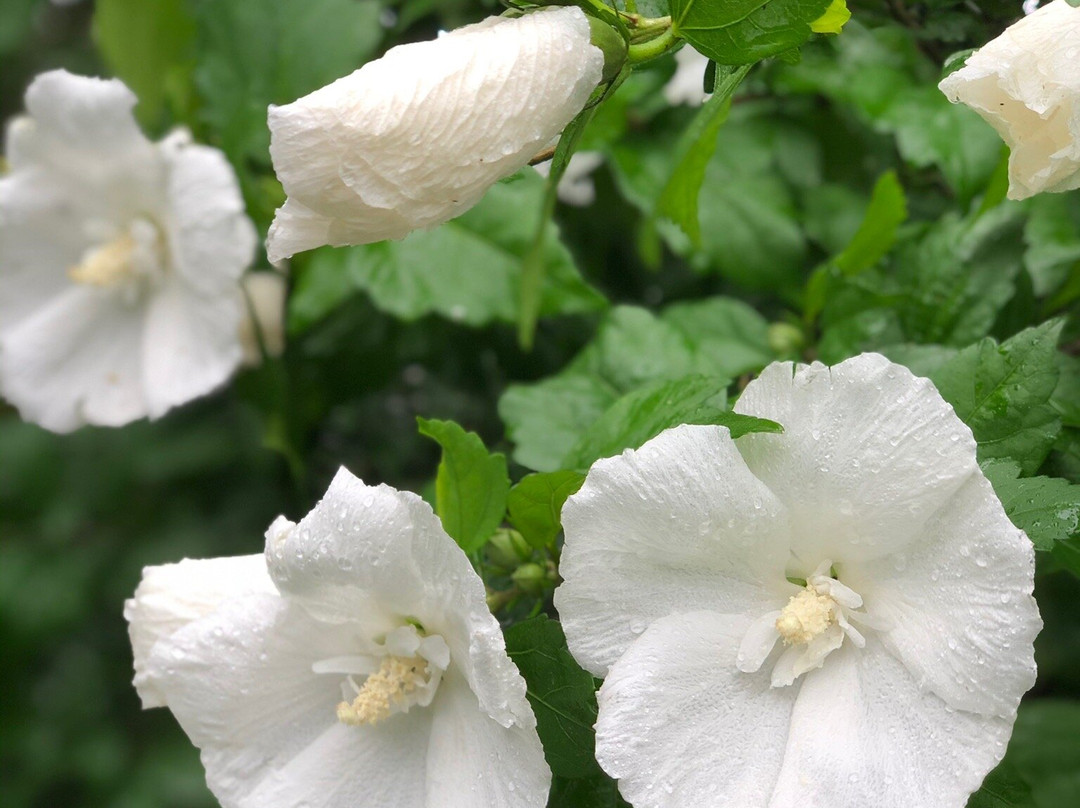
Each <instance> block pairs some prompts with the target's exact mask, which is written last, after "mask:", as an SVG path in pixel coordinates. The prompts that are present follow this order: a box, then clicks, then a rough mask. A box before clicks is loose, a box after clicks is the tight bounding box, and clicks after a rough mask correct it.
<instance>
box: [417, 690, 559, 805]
mask: <svg viewBox="0 0 1080 808" xmlns="http://www.w3.org/2000/svg"><path fill="white" fill-rule="evenodd" d="M431 709H432V710H433V712H434V714H433V716H432V724H431V742H430V745H429V747H428V770H427V790H428V799H427V808H474V806H487V807H488V808H511V806H513V807H514V808H530V806H532V807H533V808H543V806H545V805H546V804H547V799H548V790H549V788H550V786H551V772H550V770H549V769H548V765H547V763H546V762H545V760H544V750H543V748H542V747H541V746H540V739H539V738H538V737H537V735H536V731H535V730H533V729H531V728H525V727H521V726H511V727H503V726H502V725H500V724H499V723H497V722H496V721H495V720H493V719H492V718H491V717H490V716H489V715H488V714H487V713H486V712H485V711H483V710H481V709H480V705H479V704H478V703H477V701H476V695H475V694H474V693H473V692H472V690H470V689H469V686H468V684H466V683H465V681H463V680H462V679H461V678H460V677H458V676H447V677H446V678H445V679H443V682H442V684H441V686H440V687H439V692H438V694H437V695H436V697H435V701H434V703H433V704H432V707H431Z"/></svg>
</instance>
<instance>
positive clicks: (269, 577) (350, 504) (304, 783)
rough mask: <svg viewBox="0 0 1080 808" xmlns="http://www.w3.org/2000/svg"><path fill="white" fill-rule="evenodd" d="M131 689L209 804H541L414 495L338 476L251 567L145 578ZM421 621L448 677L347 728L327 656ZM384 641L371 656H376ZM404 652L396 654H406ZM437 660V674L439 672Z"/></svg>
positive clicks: (466, 596)
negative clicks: (159, 717)
mask: <svg viewBox="0 0 1080 808" xmlns="http://www.w3.org/2000/svg"><path fill="white" fill-rule="evenodd" d="M125 617H127V619H128V620H129V622H130V633H131V639H132V647H133V650H134V654H135V666H136V679H135V681H136V687H137V688H138V689H139V693H140V695H141V696H142V697H143V700H144V701H143V703H144V706H147V707H150V706H167V707H169V709H170V710H172V712H173V713H174V715H175V716H176V718H177V720H178V721H179V723H180V725H181V726H182V727H183V729H184V731H185V732H186V733H187V734H188V736H189V737H190V738H191V740H192V742H193V743H194V744H195V745H196V746H198V747H199V749H200V751H201V756H202V761H203V765H204V767H205V768H206V778H207V783H208V785H209V786H210V789H211V791H213V793H214V794H215V796H216V797H217V798H218V800H219V801H220V802H221V804H222V806H224V808H295V806H298V805H306V806H310V808H355V806H366V805H372V806H382V805H393V806H401V807H402V808H457V807H458V806H460V807H461V808H473V807H474V806H480V805H484V806H492V807H493V808H543V806H544V805H545V804H546V802H547V796H548V790H549V787H550V783H551V773H550V770H549V769H548V766H547V763H546V762H545V761H544V753H543V748H542V747H541V744H540V739H539V737H538V736H537V734H536V728H535V727H536V721H535V717H534V716H533V713H532V709H531V707H530V706H529V703H528V700H527V699H526V697H525V682H524V680H523V679H522V678H521V674H520V673H519V672H518V671H517V668H516V667H515V666H514V664H513V662H512V661H511V660H510V658H509V656H507V654H506V648H505V644H504V641H503V636H502V631H501V629H500V628H499V624H498V622H497V621H496V620H495V618H494V616H493V615H492V614H491V612H490V611H489V610H488V608H487V605H486V601H485V591H484V587H483V584H482V582H481V581H480V578H479V577H478V576H477V575H476V573H475V572H474V571H473V569H472V567H471V566H470V564H469V561H468V559H467V558H466V556H465V554H464V553H463V552H462V551H461V550H460V549H459V548H458V546H457V545H456V544H455V543H454V541H453V540H452V539H451V538H450V537H449V536H448V535H447V534H446V533H445V531H443V530H442V527H441V523H440V522H439V520H438V518H437V517H436V516H435V514H434V513H433V512H432V510H431V508H430V507H429V506H428V505H426V504H425V503H424V502H423V501H422V500H421V499H420V498H419V497H417V496H415V495H414V494H410V493H408V492H401V491H396V490H394V489H392V488H389V487H387V486H385V485H383V486H366V485H364V484H363V483H362V482H361V481H360V480H358V479H356V478H355V477H353V476H352V475H351V474H349V473H348V472H347V471H345V470H344V469H342V470H341V471H340V472H339V473H338V475H337V476H336V477H335V478H334V481H333V483H332V484H331V486H330V489H329V490H328V491H327V493H326V495H325V496H324V497H323V499H322V501H321V502H320V503H319V504H318V505H317V506H316V507H315V508H314V509H313V510H312V511H311V513H309V514H308V516H307V517H306V518H304V519H302V520H301V521H300V522H299V524H294V523H293V522H290V521H289V520H287V519H285V518H284V517H278V519H277V520H275V522H274V523H273V524H272V525H271V527H270V529H269V530H268V531H267V538H266V551H265V553H264V554H262V555H259V556H244V557H242V558H234V559H228V558H226V559H212V560H208V561H184V562H181V563H180V564H174V565H167V566H163V567H150V568H147V569H146V570H145V571H144V573H143V581H142V583H141V584H140V585H139V588H138V589H137V590H136V593H135V596H134V597H133V598H132V599H131V600H130V601H128V603H127V606H126V608H125ZM417 624H420V625H422V626H423V629H424V631H425V632H429V636H428V638H427V639H428V640H429V641H436V640H438V639H439V638H440V637H441V639H442V641H443V642H444V643H445V645H443V646H442V647H443V648H444V649H447V648H448V650H449V654H448V657H449V658H448V664H447V668H446V670H445V672H444V675H443V677H442V679H441V681H440V682H439V683H438V685H437V689H435V690H434V692H433V698H432V699H431V700H430V702H427V701H422V702H418V703H414V704H412V705H411V709H407V710H402V711H401V712H397V713H395V714H393V715H391V716H390V717H389V718H386V719H384V720H380V721H378V722H377V723H375V724H371V725H367V724H365V725H361V726H348V725H346V724H345V723H342V721H340V720H339V719H338V713H337V705H338V704H339V703H340V702H341V701H342V699H343V698H348V694H349V693H353V692H355V691H351V690H350V688H355V687H357V685H358V684H360V685H363V684H364V680H363V679H362V678H361V679H360V681H359V683H358V682H357V681H355V680H354V681H351V682H348V681H347V680H346V678H345V676H344V675H343V674H340V673H337V672H335V671H337V670H340V669H341V668H340V667H338V666H340V665H342V664H345V663H343V662H342V660H346V661H348V660H356V659H361V660H364V663H363V664H364V665H369V667H367V668H366V671H359V670H357V671H356V672H357V674H358V675H359V674H360V673H363V672H366V673H371V672H373V671H374V670H375V669H376V668H378V664H379V663H378V662H377V661H376V658H375V657H374V656H372V654H375V653H377V652H378V649H380V648H381V649H382V652H384V653H393V654H397V653H401V652H400V651H389V652H387V651H386V648H387V647H388V645H389V644H388V642H387V637H386V635H387V633H388V632H389V631H391V630H393V629H397V630H398V631H399V632H400V630H401V629H402V628H407V629H409V630H410V631H413V633H414V635H415V630H414V628H413V627H414V626H416V625H417ZM384 643H385V644H384ZM410 653H411V652H410ZM440 664H441V663H440Z"/></svg>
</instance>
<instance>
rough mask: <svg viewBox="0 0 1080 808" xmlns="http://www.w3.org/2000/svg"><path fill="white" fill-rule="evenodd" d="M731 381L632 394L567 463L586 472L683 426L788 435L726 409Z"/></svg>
mask: <svg viewBox="0 0 1080 808" xmlns="http://www.w3.org/2000/svg"><path fill="white" fill-rule="evenodd" d="M726 404H727V380H726V379H715V378H710V377H707V376H688V377H686V378H683V379H677V380H674V381H667V382H657V383H655V384H651V385H648V386H646V387H643V388H641V389H639V390H634V391H633V392H630V393H627V394H626V395H625V396H623V397H622V398H620V399H619V400H618V401H616V402H615V403H614V404H612V405H611V407H609V408H608V410H607V411H606V412H605V413H604V414H603V415H602V416H600V418H598V419H597V420H596V422H595V423H594V424H592V426H590V427H589V428H588V429H587V430H586V431H585V434H584V435H582V436H581V439H580V440H579V441H578V442H577V443H576V444H575V445H574V448H573V449H571V450H570V452H569V454H568V455H567V456H566V458H565V459H564V460H563V465H564V466H566V467H568V468H577V469H585V468H588V467H589V466H591V465H592V464H593V463H594V462H595V461H597V460H599V459H600V458H601V457H611V456H613V455H617V454H618V453H619V452H621V451H623V450H624V449H636V448H638V447H640V446H641V445H642V444H644V443H645V442H646V441H648V440H650V439H652V438H654V437H656V436H657V435H659V434H660V433H661V432H663V431H664V430H665V429H669V428H671V427H674V426H679V425H680V424H718V425H720V426H725V427H727V428H728V430H729V431H730V432H731V436H732V437H733V438H737V437H739V436H741V435H745V434H747V433H749V432H782V431H783V428H782V427H781V426H780V425H779V424H777V423H775V422H774V421H768V420H765V419H764V418H754V417H752V416H749V415H739V414H738V413H733V412H731V411H730V410H729V409H727V407H726Z"/></svg>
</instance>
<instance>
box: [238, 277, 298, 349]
mask: <svg viewBox="0 0 1080 808" xmlns="http://www.w3.org/2000/svg"><path fill="white" fill-rule="evenodd" d="M241 285H242V286H243V288H244V296H245V297H246V298H247V310H246V312H245V317H244V319H243V321H242V322H241V323H240V344H241V346H242V347H243V349H244V364H245V365H249V366H256V365H259V364H261V363H262V360H263V350H265V351H266V355H267V356H269V357H271V358H274V357H278V356H281V354H282V352H283V351H284V350H285V296H286V293H287V292H288V283H287V282H286V280H285V276H284V275H282V274H281V273H279V272H249V273H247V274H246V275H245V276H244V277H243V279H242V280H241ZM260 341H261V347H260Z"/></svg>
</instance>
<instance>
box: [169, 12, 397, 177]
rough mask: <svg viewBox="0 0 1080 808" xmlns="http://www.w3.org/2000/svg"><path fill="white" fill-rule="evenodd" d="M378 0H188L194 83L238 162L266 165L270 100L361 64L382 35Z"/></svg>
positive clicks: (302, 91)
mask: <svg viewBox="0 0 1080 808" xmlns="http://www.w3.org/2000/svg"><path fill="white" fill-rule="evenodd" d="M383 5H384V4H383V2H381V0H366V1H365V2H362V3H361V2H355V0H244V2H223V1H222V0H191V7H192V9H193V10H194V12H195V17H196V20H197V22H198V46H199V57H200V58H199V62H198V67H197V69H196V72H195V83H196V86H197V88H198V90H199V93H200V95H201V96H202V99H203V101H204V102H205V104H204V110H203V112H204V115H205V118H206V121H207V123H209V124H210V125H211V126H212V127H213V129H214V131H215V132H216V133H217V134H218V135H219V137H220V138H221V145H222V147H223V148H224V149H225V151H226V153H228V154H229V156H230V158H231V159H232V160H233V162H234V163H237V164H243V163H244V162H246V161H248V160H251V161H254V162H255V163H256V164H258V165H261V166H269V164H270V155H269V151H268V149H269V144H270V132H269V130H268V129H267V128H266V107H267V105H269V104H287V103H289V102H291V101H295V100H296V99H297V98H299V97H301V96H303V95H307V94H308V93H310V92H312V91H313V90H316V89H318V88H319V87H322V86H323V85H325V84H329V83H330V82H331V81H334V80H335V79H337V78H340V77H342V76H345V75H347V74H349V73H351V72H352V71H353V70H356V69H357V68H358V67H360V66H361V65H362V64H363V63H364V61H365V60H366V59H367V58H368V57H370V56H371V55H372V54H373V53H374V51H375V48H376V47H377V46H378V45H379V43H380V42H381V41H382V37H383V28H382V26H381V25H380V24H379V15H380V14H381V13H382V10H383Z"/></svg>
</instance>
